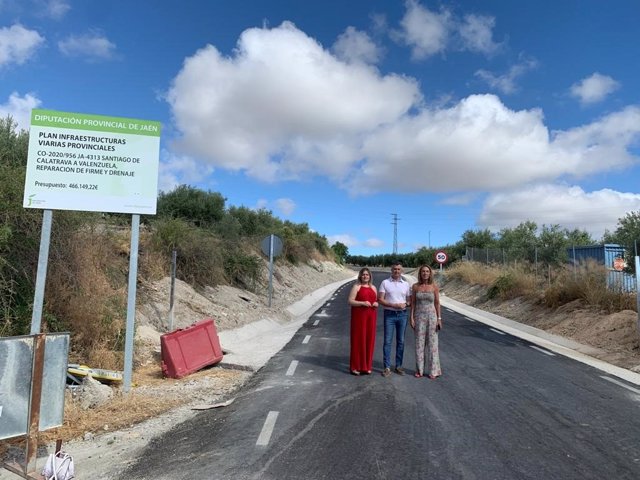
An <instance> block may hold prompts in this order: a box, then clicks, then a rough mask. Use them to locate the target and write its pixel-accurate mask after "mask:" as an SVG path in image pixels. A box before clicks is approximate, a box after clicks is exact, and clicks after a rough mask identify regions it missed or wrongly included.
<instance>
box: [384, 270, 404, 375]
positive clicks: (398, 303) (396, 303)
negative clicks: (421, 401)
mask: <svg viewBox="0 0 640 480" xmlns="http://www.w3.org/2000/svg"><path fill="white" fill-rule="evenodd" d="M410 302H411V286H410V285H409V282H407V281H405V280H404V279H403V278H402V264H401V263H400V262H394V263H393V264H392V265H391V277H390V278H387V279H385V280H383V281H382V283H381V284H380V288H379V289H378V303H379V304H380V305H382V306H383V307H384V346H383V349H382V363H383V365H384V369H383V370H382V376H384V377H388V376H389V375H391V343H392V341H393V332H394V330H395V334H396V365H395V372H396V373H397V374H398V375H404V369H403V368H402V358H403V357H404V331H405V330H406V328H407V317H408V307H409V303H410Z"/></svg>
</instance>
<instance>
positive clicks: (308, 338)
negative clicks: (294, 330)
mask: <svg viewBox="0 0 640 480" xmlns="http://www.w3.org/2000/svg"><path fill="white" fill-rule="evenodd" d="M309 340H311V335H306V336H305V337H304V340H302V343H309Z"/></svg>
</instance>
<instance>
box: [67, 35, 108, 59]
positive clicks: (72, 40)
mask: <svg viewBox="0 0 640 480" xmlns="http://www.w3.org/2000/svg"><path fill="white" fill-rule="evenodd" d="M116 48H117V47H116V44H115V43H113V42H112V41H110V40H109V39H108V38H107V37H106V36H104V35H103V34H102V33H100V32H89V33H86V34H83V35H70V36H68V37H67V38H65V39H64V40H60V41H59V42H58V49H59V50H60V52H62V53H63V54H64V55H66V56H68V57H82V58H85V59H86V60H89V61H97V60H110V59H112V58H114V57H115V54H116Z"/></svg>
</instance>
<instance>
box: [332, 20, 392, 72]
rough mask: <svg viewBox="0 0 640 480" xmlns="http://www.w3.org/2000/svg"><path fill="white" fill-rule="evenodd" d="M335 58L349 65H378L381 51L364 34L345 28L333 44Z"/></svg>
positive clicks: (351, 28)
mask: <svg viewBox="0 0 640 480" xmlns="http://www.w3.org/2000/svg"><path fill="white" fill-rule="evenodd" d="M333 51H334V52H335V54H336V56H337V57H338V58H339V59H341V60H344V61H346V62H349V63H355V62H362V63H371V64H375V63H378V61H379V60H380V58H381V57H382V50H381V49H380V48H379V47H378V46H377V45H376V44H375V43H374V42H373V40H371V38H370V37H369V35H367V34H366V33H365V32H361V31H359V30H356V29H355V28H354V27H347V29H346V30H345V31H344V33H343V34H342V35H340V36H339V37H338V39H337V40H336V42H335V43H334V44H333Z"/></svg>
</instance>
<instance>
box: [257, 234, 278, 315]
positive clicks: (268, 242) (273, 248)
mask: <svg viewBox="0 0 640 480" xmlns="http://www.w3.org/2000/svg"><path fill="white" fill-rule="evenodd" d="M261 247H262V253H264V254H265V255H266V256H268V257H269V308H271V296H272V294H273V258H274V257H277V256H278V255H280V254H281V253H282V240H281V239H280V237H278V236H277V235H274V234H273V233H272V234H271V235H269V236H268V237H265V238H264V239H263V240H262V243H261Z"/></svg>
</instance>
